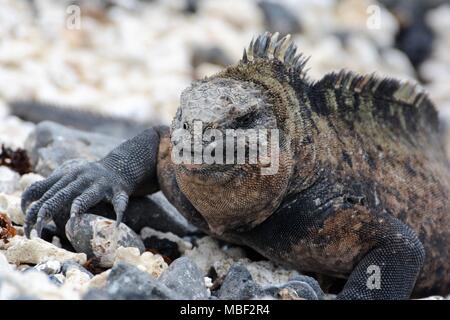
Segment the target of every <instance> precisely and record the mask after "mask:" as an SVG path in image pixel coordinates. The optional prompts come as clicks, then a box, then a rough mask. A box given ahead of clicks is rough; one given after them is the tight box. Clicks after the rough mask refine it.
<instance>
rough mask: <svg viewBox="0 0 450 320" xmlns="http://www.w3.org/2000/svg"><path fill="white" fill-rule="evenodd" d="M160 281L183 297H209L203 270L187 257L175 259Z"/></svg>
mask: <svg viewBox="0 0 450 320" xmlns="http://www.w3.org/2000/svg"><path fill="white" fill-rule="evenodd" d="M159 281H161V282H162V283H163V284H165V285H166V286H167V287H168V288H170V289H172V290H174V291H176V292H177V293H178V294H179V295H180V296H182V297H183V299H188V300H205V299H207V298H208V297H209V293H208V290H207V288H206V286H205V283H204V281H205V280H204V276H203V273H202V271H201V270H200V269H199V267H198V266H197V265H196V264H195V263H194V262H193V261H192V260H191V259H189V258H187V257H182V258H179V259H177V260H175V261H173V262H172V263H171V265H170V267H169V268H168V269H167V270H166V271H164V273H163V274H162V275H161V277H160V278H159Z"/></svg>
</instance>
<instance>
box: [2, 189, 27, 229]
mask: <svg viewBox="0 0 450 320" xmlns="http://www.w3.org/2000/svg"><path fill="white" fill-rule="evenodd" d="M0 212H4V213H6V214H7V215H8V217H9V218H10V219H11V221H12V222H14V223H15V224H18V225H23V224H24V223H25V215H24V214H23V212H22V209H21V208H20V197H18V196H16V195H9V194H6V193H0Z"/></svg>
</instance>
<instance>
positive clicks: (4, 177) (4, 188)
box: [0, 166, 20, 193]
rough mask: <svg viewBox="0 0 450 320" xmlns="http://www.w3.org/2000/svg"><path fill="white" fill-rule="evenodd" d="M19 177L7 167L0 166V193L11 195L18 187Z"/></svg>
mask: <svg viewBox="0 0 450 320" xmlns="http://www.w3.org/2000/svg"><path fill="white" fill-rule="evenodd" d="M19 179H20V175H19V174H18V173H17V172H15V171H13V170H11V169H10V168H8V167H5V166H0V192H1V193H13V192H14V191H16V190H17V188H18V186H19V183H18V181H19Z"/></svg>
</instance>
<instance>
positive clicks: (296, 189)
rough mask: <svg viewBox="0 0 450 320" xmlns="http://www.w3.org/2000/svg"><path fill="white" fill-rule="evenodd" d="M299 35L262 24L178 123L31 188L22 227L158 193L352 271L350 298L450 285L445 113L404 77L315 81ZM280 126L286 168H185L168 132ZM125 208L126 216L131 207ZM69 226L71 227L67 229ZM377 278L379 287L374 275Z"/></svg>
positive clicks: (242, 233) (235, 229) (289, 260)
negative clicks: (441, 123) (66, 210)
mask: <svg viewBox="0 0 450 320" xmlns="http://www.w3.org/2000/svg"><path fill="white" fill-rule="evenodd" d="M304 65H305V59H303V58H302V56H301V55H297V54H296V47H295V45H294V44H292V43H290V41H289V37H285V38H282V39H278V35H277V34H275V35H271V34H269V33H265V34H264V35H262V36H259V37H258V38H256V40H255V41H252V43H251V44H250V46H249V48H248V49H247V50H245V51H244V56H243V59H242V60H241V61H240V62H239V64H237V65H235V66H230V67H228V68H226V69H225V70H224V71H222V72H220V73H219V74H217V75H214V76H212V77H209V78H206V79H204V80H201V81H198V82H194V83H193V84H192V86H191V87H190V88H188V89H186V90H185V91H184V92H183V94H182V97H181V104H180V107H179V109H178V112H177V114H176V116H175V118H174V121H173V123H172V128H171V129H169V128H167V127H155V128H152V129H149V130H147V131H145V132H143V133H142V134H140V135H138V136H137V137H135V138H133V139H130V140H129V141H127V142H125V143H123V144H122V145H120V146H119V147H117V148H116V149H114V150H113V151H112V152H111V153H110V154H109V155H108V156H106V157H105V158H104V159H103V160H101V161H99V162H94V163H89V164H87V165H80V166H76V167H71V168H68V169H67V168H65V167H62V168H60V169H59V170H57V171H56V172H55V173H54V174H53V175H51V176H50V177H49V178H47V179H46V180H44V181H42V182H37V183H36V184H34V185H32V186H31V187H30V188H29V189H28V190H26V191H25V193H24V194H23V202H22V205H23V209H24V210H25V209H26V208H27V207H28V206H29V205H30V204H31V202H33V201H36V200H37V202H35V203H34V204H33V205H32V206H31V207H30V208H29V209H28V211H27V227H26V232H27V234H29V232H30V230H31V228H32V227H33V226H35V224H36V228H37V229H38V230H39V229H41V228H42V223H43V221H45V219H47V218H50V217H53V218H54V219H55V220H57V217H58V214H59V212H60V211H61V208H63V207H64V206H65V205H67V204H72V208H71V214H73V215H76V214H80V213H84V212H86V211H87V210H88V209H89V208H90V207H92V206H94V205H95V204H96V203H98V202H100V201H102V200H108V201H111V202H112V204H113V205H114V208H115V210H116V213H117V215H118V220H119V221H120V217H121V216H122V215H123V213H124V211H125V208H126V205H127V202H128V197H129V196H131V195H136V194H142V193H149V192H154V191H155V190H158V189H160V190H162V191H163V192H164V194H165V195H166V197H167V198H168V199H169V201H171V202H172V203H173V204H174V205H175V207H176V208H177V209H178V210H179V211H180V212H181V213H182V214H183V215H184V216H186V217H187V218H188V219H189V221H191V222H192V223H193V224H195V225H196V226H197V227H199V228H200V229H201V230H203V231H205V232H206V233H209V234H211V235H212V236H215V237H218V238H221V239H224V240H228V241H231V242H234V243H238V244H242V245H247V246H249V247H251V248H253V249H255V250H256V251H258V252H259V253H261V254H262V255H264V256H266V257H267V258H269V259H271V260H273V261H275V262H277V263H281V264H284V265H288V266H291V267H294V268H296V269H298V270H299V271H310V272H318V273H323V274H326V275H332V276H336V277H343V278H347V279H348V280H347V282H346V285H345V287H344V289H343V290H342V292H341V293H340V294H339V295H338V298H340V299H405V298H408V297H410V295H411V294H412V292H413V289H414V293H415V294H445V293H448V292H449V288H450V266H449V263H448V262H449V259H450V256H449V249H448V244H449V242H450V206H449V196H450V166H449V162H448V160H447V158H446V156H445V153H444V150H443V146H442V144H441V142H440V139H439V132H438V131H439V130H438V120H437V114H436V111H435V109H434V107H433V105H432V103H431V102H430V100H429V99H428V98H427V96H426V95H425V94H424V93H422V92H420V90H419V89H418V88H416V87H415V86H413V85H411V84H404V83H400V82H399V81H396V80H390V79H378V78H377V77H375V76H359V75H356V74H354V73H351V72H340V73H331V74H328V75H326V76H325V77H324V78H323V79H322V80H320V81H318V82H313V81H311V80H309V79H308V78H307V76H306V74H305V71H304ZM195 120H201V121H202V122H203V124H206V126H207V127H212V128H216V129H219V130H225V129H249V128H267V129H271V128H275V129H279V132H280V133H279V148H280V154H279V170H278V172H277V173H276V174H274V175H262V174H261V172H260V169H261V164H259V163H258V164H248V163H247V164H239V165H238V164H235V165H219V164H210V165H208V164H197V165H187V164H175V163H174V162H173V161H172V157H171V151H172V148H173V143H172V142H171V132H174V130H176V129H180V128H185V129H187V130H191V128H192V126H193V122H194V121H195ZM125 214H126V213H125ZM60 226H61V227H64V224H62V223H61V224H60ZM374 274H375V276H377V275H378V276H379V278H377V279H378V280H379V281H378V282H377V281H375V282H373V281H372V280H373V276H374Z"/></svg>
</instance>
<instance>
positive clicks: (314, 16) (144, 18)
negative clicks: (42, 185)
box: [0, 0, 450, 299]
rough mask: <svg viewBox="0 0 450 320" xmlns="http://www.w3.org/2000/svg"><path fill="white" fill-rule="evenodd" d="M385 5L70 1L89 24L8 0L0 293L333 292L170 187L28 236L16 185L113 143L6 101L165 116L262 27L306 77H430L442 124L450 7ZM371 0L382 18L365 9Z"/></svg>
mask: <svg viewBox="0 0 450 320" xmlns="http://www.w3.org/2000/svg"><path fill="white" fill-rule="evenodd" d="M382 2H383V4H384V5H386V6H387V7H388V8H389V9H386V7H384V6H381V5H380V4H379V3H377V2H375V1H360V0H357V1H352V0H343V1H337V0H336V1H335V0H326V1H310V0H307V1H306V0H305V1H295V0H283V1H277V4H274V3H273V2H269V1H257V0H248V1H243V0H236V1H215V0H201V1H195V0H194V1H185V0H176V1H134V0H120V1H119V0H116V1H113V0H110V1H71V3H76V4H77V5H79V6H80V7H81V12H82V16H81V28H80V29H71V28H68V27H67V19H68V17H69V15H70V14H69V13H70V12H69V13H68V12H66V10H67V8H68V5H69V1H67V2H65V1H56V0H55V1H51V0H46V1H44V0H41V1H37V0H36V1H16V0H3V1H1V2H0V39H1V40H0V83H1V86H0V121H1V126H0V143H1V144H4V145H5V148H4V149H3V150H2V151H1V154H0V238H1V239H0V299H82V298H85V299H104V298H108V299H132V298H136V299H250V298H266V299H299V298H302V299H333V298H334V295H332V294H326V295H325V294H324V293H323V292H322V290H321V289H320V287H319V286H318V283H317V282H316V281H315V280H314V279H313V278H310V277H307V276H305V275H300V274H299V273H297V272H296V271H293V270H286V269H284V268H281V267H279V266H276V265H274V264H273V263H271V262H269V261H267V260H265V259H263V258H262V257H260V256H258V255H257V254H255V253H254V252H251V251H249V250H248V249H245V248H240V247H235V246H230V245H228V244H225V243H221V242H218V241H216V240H214V239H212V238H209V237H205V236H203V235H200V234H198V233H197V232H196V230H195V229H194V228H193V227H192V226H190V225H189V224H188V223H187V221H186V220H185V219H184V218H183V217H181V216H180V215H179V213H178V212H177V211H176V209H174V208H173V207H172V206H171V205H170V204H169V203H168V202H167V200H166V199H165V198H164V197H163V196H162V195H161V194H156V195H153V196H151V197H149V198H148V199H143V200H142V201H143V202H144V203H138V204H136V205H135V206H134V207H132V208H130V210H129V214H128V215H127V217H126V218H125V220H124V223H125V224H122V225H121V226H120V228H119V229H118V230H116V229H115V228H114V227H113V226H114V223H113V221H112V220H109V219H108V218H98V217H97V216H94V215H85V216H83V217H82V218H79V219H74V220H71V221H69V223H68V228H67V230H68V231H67V232H66V234H67V236H68V238H69V240H68V241H67V240H66V239H65V237H63V236H58V235H55V226H54V225H52V224H50V225H49V226H47V228H46V229H45V230H44V237H43V238H44V240H41V239H38V238H36V237H32V239H30V240H29V239H26V238H25V237H24V236H23V227H22V226H23V223H24V216H23V214H22V212H21V210H20V194H21V192H22V191H23V190H24V189H25V188H26V187H27V186H29V185H30V184H31V183H32V182H34V181H37V180H39V179H42V178H43V177H44V176H46V175H48V174H49V173H50V172H51V171H52V170H54V169H55V168H56V167H58V166H59V165H60V164H62V163H63V162H64V161H66V160H69V159H74V158H80V157H81V158H83V159H85V160H94V159H98V158H99V157H102V156H103V155H104V154H105V153H106V152H108V150H110V149H111V148H112V147H113V146H115V145H116V144H117V143H119V142H120V140H119V139H116V138H112V137H109V136H102V135H100V134H89V133H84V132H80V131H76V130H73V129H69V128H65V127H61V126H59V125H57V124H54V123H42V124H40V125H38V126H36V125H34V124H32V123H28V122H24V121H22V120H20V119H19V118H16V117H14V116H12V115H10V111H9V109H8V104H7V102H8V101H10V100H15V99H38V100H42V101H51V102H55V103H59V104H62V105H63V106H62V107H64V105H75V106H79V107H80V108H86V109H89V110H93V111H96V112H101V113H103V114H108V115H115V116H119V117H125V118H131V119H135V118H138V119H141V120H146V121H149V122H162V123H168V122H169V121H170V119H171V117H172V116H173V114H174V111H175V110H176V108H177V105H178V99H179V94H180V92H181V90H183V89H184V88H185V87H186V86H188V85H189V83H190V81H192V79H197V78H201V77H204V76H205V75H209V74H212V73H214V72H216V71H218V70H220V68H222V67H223V66H224V65H227V64H229V63H233V62H235V61H237V60H238V59H240V56H241V53H242V50H243V48H244V46H246V45H247V44H248V42H249V40H250V39H251V38H252V36H253V35H254V34H257V33H259V32H261V31H263V30H265V29H269V30H279V31H281V32H282V33H291V34H292V35H293V38H294V40H295V42H296V43H297V44H298V45H299V47H300V49H301V50H302V51H303V52H304V53H305V54H306V55H307V56H311V59H310V62H309V67H310V68H311V70H310V75H311V77H312V78H320V77H321V76H322V75H323V74H325V73H326V72H328V71H331V70H336V69H340V68H348V69H352V70H355V71H359V72H364V73H367V72H373V71H376V72H377V73H379V74H382V75H387V76H393V77H397V78H401V79H409V80H414V81H418V82H421V83H422V84H423V85H424V86H425V87H426V88H427V89H428V91H429V93H430V96H431V98H432V99H433V101H435V103H436V106H437V108H438V109H439V111H440V115H441V119H442V121H443V123H444V124H445V123H448V120H449V119H450V94H449V90H448V83H450V60H449V57H450V54H449V53H450V36H449V33H448V32H447V30H448V29H449V27H450V25H449V24H450V4H445V3H443V2H445V1H430V2H427V3H428V4H429V6H430V7H426V5H424V4H423V2H422V1H408V2H407V3H409V4H410V5H409V7H408V6H404V5H402V4H398V3H400V2H399V1H388V0H384V1H382ZM403 3H405V2H403ZM374 5H375V7H374ZM421 6H424V7H423V8H422V7H421ZM425 7H426V8H425ZM374 8H375V9H374ZM377 8H379V9H380V10H381V11H380V12H379V13H380V16H379V17H380V24H379V25H378V26H376V27H375V28H374V27H373V25H372V24H370V23H369V25H368V16H369V15H370V13H371V12H372V11H373V10H377ZM411 8H412V9H411ZM368 10H369V11H368ZM417 21H419V22H420V23H416V22H417ZM427 35H429V37H428V36H427ZM405 39H406V40H405ZM411 39H412V40H411ZM417 39H422V41H419V40H417ZM423 39H425V40H423ZM407 40H408V41H407ZM417 53H420V54H417ZM86 141H88V143H86ZM448 142H450V140H448ZM17 148H23V149H25V150H26V151H25V152H23V151H17ZM449 150H450V148H449ZM142 204H144V205H142ZM143 208H145V209H143ZM99 210H104V212H101V213H102V214H104V215H105V216H106V217H110V218H112V217H113V215H111V214H110V213H107V210H108V209H107V208H105V209H99ZM144 211H145V212H144ZM93 213H97V212H93ZM142 213H145V214H142ZM142 217H145V221H144V220H143V218H142ZM143 226H147V227H145V228H143ZM148 226H152V228H150V227H148ZM438 298H439V297H437V298H436V299H438Z"/></svg>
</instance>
